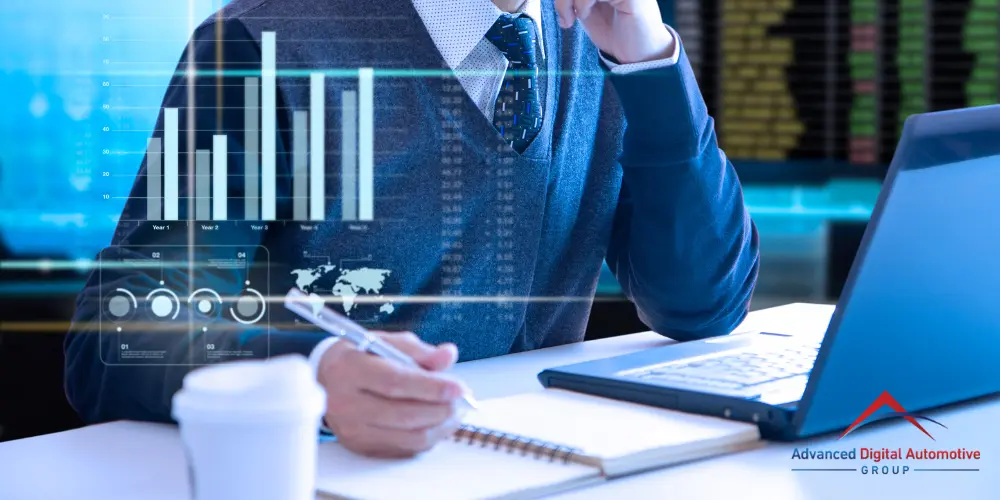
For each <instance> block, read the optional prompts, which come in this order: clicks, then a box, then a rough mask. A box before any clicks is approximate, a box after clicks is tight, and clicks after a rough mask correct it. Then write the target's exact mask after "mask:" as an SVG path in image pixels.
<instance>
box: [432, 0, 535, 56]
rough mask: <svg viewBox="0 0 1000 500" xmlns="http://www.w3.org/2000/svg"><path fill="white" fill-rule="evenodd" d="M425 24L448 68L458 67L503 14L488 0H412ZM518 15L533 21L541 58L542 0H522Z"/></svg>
mask: <svg viewBox="0 0 1000 500" xmlns="http://www.w3.org/2000/svg"><path fill="white" fill-rule="evenodd" d="M413 6H414V7H415V8H416V10H417V14H419V15H420V20H421V21H423V23H424V27H426V28H427V32H428V33H429V34H430V36H431V40H433V41H434V45H435V46H436V47H437V49H438V52H440V53H441V56H443V57H444V60H445V62H446V63H448V66H449V67H450V68H451V69H456V68H458V67H459V66H460V65H461V64H462V61H464V60H465V58H466V57H468V56H469V53H471V52H472V49H474V48H475V47H476V45H478V44H479V42H480V41H481V40H482V39H483V37H485V36H486V32H488V31H489V30H490V28H491V27H492V26H493V23H495V22H496V20H497V18H499V17H500V15H501V14H503V11H501V10H500V9H499V8H498V7H497V6H496V5H494V4H493V2H492V1H490V0H461V1H456V0H413ZM517 14H523V15H527V16H528V17H530V18H531V20H532V21H534V22H535V31H536V32H537V34H538V46H539V49H540V50H541V54H540V55H541V56H542V58H544V57H545V45H544V44H543V43H542V38H543V36H542V2H541V0H525V1H524V3H522V4H521V8H520V9H519V10H518V11H517Z"/></svg>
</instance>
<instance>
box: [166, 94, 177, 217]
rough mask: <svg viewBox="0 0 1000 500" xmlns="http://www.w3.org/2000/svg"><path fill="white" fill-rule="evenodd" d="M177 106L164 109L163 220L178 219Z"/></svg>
mask: <svg viewBox="0 0 1000 500" xmlns="http://www.w3.org/2000/svg"><path fill="white" fill-rule="evenodd" d="M177 148H178V145H177V108H164V109H163V150H164V155H163V220H177V216H178V214H177Z"/></svg>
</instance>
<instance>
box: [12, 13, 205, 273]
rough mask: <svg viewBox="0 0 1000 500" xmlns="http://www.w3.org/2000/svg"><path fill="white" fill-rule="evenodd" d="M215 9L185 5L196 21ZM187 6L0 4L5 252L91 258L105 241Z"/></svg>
mask: <svg viewBox="0 0 1000 500" xmlns="http://www.w3.org/2000/svg"><path fill="white" fill-rule="evenodd" d="M221 5H222V2H221V1H219V0H195V1H194V2H193V3H192V4H191V6H192V7H193V8H192V9H191V12H190V14H191V15H193V18H194V19H197V20H201V19H204V18H205V17H207V16H208V15H210V14H211V13H212V12H213V11H214V10H215V9H217V8H218V7H219V6H221ZM188 8H189V2H187V1H185V0H168V1H162V2H136V1H128V0H97V1H93V2H79V1H67V0H32V1H28V2H3V5H2V6H0V32H2V33H3V37H4V40H5V41H4V43H3V46H4V48H3V50H0V92H2V93H3V95H4V96H5V103H6V104H5V105H4V106H3V107H2V108H0V169H2V170H0V238H2V242H3V243H4V244H5V245H6V246H7V247H8V251H9V252H11V253H12V254H13V255H14V256H25V255H32V256H39V255H40V256H51V257H55V258H68V259H76V258H92V257H93V256H94V255H95V254H96V252H97V251H98V250H99V249H100V248H101V247H103V246H104V245H106V244H107V243H108V241H109V239H110V237H111V234H112V231H113V230H114V224H115V221H116V219H117V217H118V215H119V213H120V211H121V208H122V205H123V204H124V199H123V198H122V195H124V194H127V193H128V190H129V188H130V186H131V184H132V181H133V178H134V176H135V172H136V170H137V169H138V166H139V160H140V159H141V158H140V157H138V156H136V155H134V154H128V152H130V151H138V150H142V149H143V148H144V145H145V141H146V139H147V137H148V135H149V134H148V132H144V131H148V130H150V129H152V128H153V124H154V121H155V119H156V112H157V105H158V104H159V102H160V100H161V98H162V96H163V92H164V90H165V88H166V83H167V79H166V78H165V77H163V73H164V72H169V71H171V70H173V68H174V67H175V65H176V63H177V58H178V56H179V55H180V53H181V51H182V50H183V48H184V43H185V40H186V38H187V36H188V34H189V33H190V31H191V26H190V20H189V11H188ZM137 20H138V22H137ZM146 72H148V73H150V74H156V75H158V76H155V77H150V76H143V75H142V73H146ZM123 152H124V153H125V154H122V153H123ZM104 195H109V196H108V199H105V198H104Z"/></svg>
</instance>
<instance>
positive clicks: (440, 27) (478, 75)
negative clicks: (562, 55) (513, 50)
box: [413, 0, 680, 121]
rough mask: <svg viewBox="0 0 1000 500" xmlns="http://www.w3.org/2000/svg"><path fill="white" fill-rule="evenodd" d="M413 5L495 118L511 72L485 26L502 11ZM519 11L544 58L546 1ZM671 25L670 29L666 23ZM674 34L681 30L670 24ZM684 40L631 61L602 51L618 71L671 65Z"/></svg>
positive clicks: (468, 2) (460, 0)
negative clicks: (660, 53) (660, 55)
mask: <svg viewBox="0 0 1000 500" xmlns="http://www.w3.org/2000/svg"><path fill="white" fill-rule="evenodd" d="M413 6H414V7H415V8H416V10H417V14H419V15H420V19H421V20H422V21H423V22H424V27H426V28H427V32H428V33H430V35H431V39H432V40H433V41H434V45H435V46H436V47H437V49H438V52H441V55H442V56H443V57H444V60H445V62H446V63H448V67H450V68H451V69H452V70H453V71H455V73H456V75H457V77H458V81H459V83H461V84H462V88H464V89H465V92H466V93H467V94H469V97H470V98H472V101H473V102H475V103H476V106H477V107H478V108H479V109H480V111H482V112H483V114H484V115H486V118H488V119H489V120H490V121H493V109H494V106H495V105H496V102H497V96H498V95H500V88H501V87H502V86H503V77H504V74H505V73H506V72H507V58H506V57H505V56H504V55H503V52H500V49H498V48H496V46H495V45H493V43H492V42H490V41H489V40H487V39H486V32H487V31H489V30H490V28H491V27H492V26H493V23H495V22H496V20H497V18H499V17H500V15H501V14H503V13H504V12H503V11H502V10H500V8H499V7H497V6H496V5H494V4H493V2H492V1H490V0H413ZM517 14H519V15H522V16H528V17H530V18H531V20H532V21H534V22H535V31H537V35H538V40H539V45H540V47H539V48H540V50H541V53H540V54H538V55H539V56H540V57H539V58H538V60H539V61H542V60H544V59H545V57H546V54H545V46H544V43H543V39H544V38H545V37H544V32H543V31H542V1H541V0H525V1H524V3H522V4H521V8H520V9H519V10H518V12H517ZM668 29H670V28H669V27H668ZM670 32H671V34H672V35H673V36H674V39H675V40H679V38H678V37H677V33H676V32H674V31H673V29H670ZM679 55H680V43H679V42H677V43H674V51H673V54H671V55H670V57H667V58H665V59H659V60H656V61H647V62H641V63H633V64H615V63H612V62H611V61H609V60H607V59H606V58H604V56H603V55H602V56H601V59H602V60H603V61H604V64H605V65H607V66H608V68H609V69H611V71H613V72H615V73H628V72H632V71H639V70H643V69H652V68H658V67H663V66H669V65H671V64H674V63H676V62H677V58H678V56H679Z"/></svg>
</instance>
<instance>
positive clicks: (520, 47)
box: [486, 14, 542, 153]
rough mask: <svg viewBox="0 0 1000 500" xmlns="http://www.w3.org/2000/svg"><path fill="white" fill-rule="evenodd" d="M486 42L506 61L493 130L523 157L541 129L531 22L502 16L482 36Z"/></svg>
mask: <svg viewBox="0 0 1000 500" xmlns="http://www.w3.org/2000/svg"><path fill="white" fill-rule="evenodd" d="M486 39H487V40H489V41H490V42H492V43H493V45H496V47H497V48H498V49H500V52H503V55H504V56H506V57H507V73H506V74H505V75H504V80H503V86H502V87H501V88H500V95H499V96H497V102H496V106H495V108H494V113H493V126H494V127H496V129H497V131H498V132H500V136H501V137H503V140H504V141H505V142H507V143H509V144H510V147H512V148H513V149H514V150H515V151H517V152H518V153H524V150H525V149H528V145H529V144H531V141H532V139H534V138H535V136H537V135H538V131H539V130H541V128H542V105H541V101H540V100H539V97H538V63H537V61H536V59H535V46H536V45H535V39H536V34H535V22H534V21H532V20H531V18H530V17H528V16H518V17H514V16H512V15H510V14H503V15H501V16H500V18H499V19H497V22H495V23H493V27H492V28H490V30H489V31H487V32H486Z"/></svg>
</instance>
